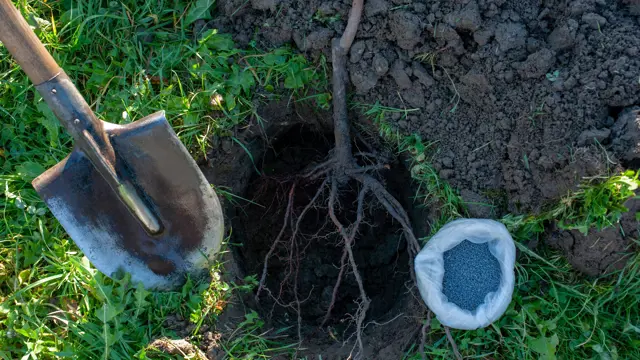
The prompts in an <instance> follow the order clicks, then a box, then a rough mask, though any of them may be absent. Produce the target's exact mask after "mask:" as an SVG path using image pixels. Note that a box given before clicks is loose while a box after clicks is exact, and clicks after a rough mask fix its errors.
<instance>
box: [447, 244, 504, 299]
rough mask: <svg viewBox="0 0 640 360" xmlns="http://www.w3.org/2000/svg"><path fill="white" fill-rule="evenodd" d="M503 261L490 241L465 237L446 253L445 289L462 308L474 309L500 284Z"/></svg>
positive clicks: (448, 295) (448, 296)
mask: <svg viewBox="0 0 640 360" xmlns="http://www.w3.org/2000/svg"><path fill="white" fill-rule="evenodd" d="M501 276H502V275H501V271H500V263H499V262H498V260H497V259H496V258H495V256H493V255H492V254H491V252H490V251H489V244H488V243H483V244H476V243H473V242H471V241H469V240H463V241H462V242H461V243H460V244H458V245H457V246H456V247H454V248H452V249H450V250H448V251H445V252H444V278H443V279H442V292H443V293H444V295H445V296H446V297H447V299H449V302H452V303H454V304H456V305H457V306H459V307H460V308H462V309H465V310H469V311H473V310H475V309H476V308H477V307H478V306H479V305H481V304H482V303H483V302H484V297H485V296H486V295H487V294H488V293H490V292H493V291H497V290H498V287H499V286H500V278H501Z"/></svg>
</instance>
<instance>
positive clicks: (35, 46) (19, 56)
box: [0, 0, 61, 85]
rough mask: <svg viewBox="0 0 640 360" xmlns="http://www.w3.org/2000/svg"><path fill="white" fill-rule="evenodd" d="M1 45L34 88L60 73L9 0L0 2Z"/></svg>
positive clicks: (54, 62) (0, 0)
mask: <svg viewBox="0 0 640 360" xmlns="http://www.w3.org/2000/svg"><path fill="white" fill-rule="evenodd" d="M0 42H2V43H3V44H4V46H5V47H6V48H7V49H8V50H9V52H10V53H11V55H13V57H14V58H15V59H16V61H17V62H18V64H20V66H21V67H22V70H23V71H24V72H25V73H27V76H29V79H31V82H33V83H34V85H40V84H42V83H43V82H45V81H47V80H50V79H52V78H53V77H55V76H56V75H58V74H59V73H60V71H61V70H60V67H59V66H58V64H57V63H56V61H55V60H54V59H53V57H52V56H51V54H49V52H48V51H47V49H46V48H45V47H44V45H42V43H41V42H40V40H39V39H38V37H37V36H36V34H34V32H33V30H31V27H29V24H27V22H26V21H25V19H24V18H23V17H22V14H20V12H19V11H18V9H16V7H15V6H14V5H13V4H12V3H11V0H0Z"/></svg>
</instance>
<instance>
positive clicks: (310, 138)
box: [233, 124, 411, 331]
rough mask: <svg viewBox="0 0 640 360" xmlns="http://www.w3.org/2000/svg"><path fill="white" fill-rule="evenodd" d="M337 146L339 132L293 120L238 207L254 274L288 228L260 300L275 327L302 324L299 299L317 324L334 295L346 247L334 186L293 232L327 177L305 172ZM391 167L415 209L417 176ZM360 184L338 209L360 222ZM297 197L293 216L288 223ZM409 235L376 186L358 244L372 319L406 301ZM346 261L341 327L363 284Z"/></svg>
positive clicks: (242, 259)
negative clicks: (333, 206) (333, 207)
mask: <svg viewBox="0 0 640 360" xmlns="http://www.w3.org/2000/svg"><path fill="white" fill-rule="evenodd" d="M355 146H356V147H357V146H359V145H358V144H355ZM332 147H333V135H332V134H330V133H319V132H316V131H315V130H314V129H313V128H311V127H310V126H308V125H299V124H298V125H293V126H292V127H291V128H290V129H289V130H288V131H285V132H284V133H283V134H282V135H280V136H278V138H277V139H275V141H274V142H273V143H272V146H271V147H269V150H268V151H267V153H266V154H265V155H264V157H263V158H262V162H261V163H260V164H256V165H257V166H258V169H259V170H260V174H254V176H253V177H252V179H251V180H250V182H249V185H248V187H247V191H246V192H245V194H244V197H245V198H246V199H249V200H250V201H251V202H252V204H250V205H247V206H244V207H243V208H239V209H238V210H237V211H236V216H235V221H234V223H233V228H234V235H235V236H236V242H237V243H240V244H241V246H239V247H237V251H235V256H236V260H238V261H237V262H238V263H239V264H240V266H241V268H242V269H243V270H244V272H245V274H247V275H251V274H257V275H258V280H260V276H261V274H262V272H263V267H264V264H265V256H266V255H267V254H268V252H269V250H270V248H271V247H272V244H273V243H274V241H275V239H277V238H278V235H279V234H280V233H281V232H282V236H280V239H279V241H278V243H277V245H276V246H275V248H274V251H273V252H272V254H271V256H270V257H269V259H268V262H267V264H268V265H267V277H266V281H265V289H263V290H262V291H261V294H260V306H259V307H260V311H261V312H262V314H261V315H263V316H264V317H265V318H267V319H270V320H271V321H273V323H274V325H276V326H282V327H286V326H293V327H294V328H295V325H296V324H297V321H298V310H297V309H298V301H299V308H300V317H301V320H302V323H303V325H304V326H303V329H304V328H307V329H311V328H317V326H318V325H320V324H321V323H322V322H323V319H324V318H325V316H326V314H327V310H328V309H329V306H330V304H331V303H332V299H333V298H334V295H333V293H334V286H335V284H336V281H337V279H338V277H339V274H340V263H341V258H342V255H343V251H344V248H345V247H344V243H343V241H342V237H341V236H340V235H339V234H338V233H337V231H336V227H335V225H334V224H333V222H332V221H331V219H330V218H329V213H328V202H329V186H325V187H324V191H323V192H322V193H320V195H318V197H317V200H316V201H315V203H314V206H313V207H310V208H309V210H308V211H307V212H306V215H305V216H304V217H303V218H302V220H300V221H299V230H298V231H297V234H298V235H297V236H296V237H295V238H293V239H292V234H293V233H294V231H295V230H294V229H295V228H296V225H297V224H298V219H299V218H300V215H301V213H302V212H303V210H304V209H305V207H306V206H307V204H309V202H310V201H311V199H312V198H313V197H314V196H315V195H316V193H317V191H318V189H319V188H320V187H321V185H322V184H323V178H322V177H319V179H317V180H309V179H305V178H303V177H302V176H300V175H301V174H303V173H305V172H307V171H308V170H309V169H311V168H313V166H314V164H319V163H321V162H322V161H324V160H325V159H326V158H327V156H328V154H329V151H330V150H331V148H332ZM361 165H366V164H361ZM390 168H391V170H385V171H383V173H384V174H383V176H384V179H383V180H384V182H385V183H386V185H387V188H388V189H389V191H390V192H391V193H392V194H393V195H394V196H396V198H398V199H400V200H401V202H403V205H404V206H405V208H407V209H410V206H411V201H409V200H408V199H409V197H410V196H411V189H410V186H409V184H410V183H411V182H410V179H409V176H408V174H407V171H406V169H405V168H404V167H403V166H401V165H400V164H398V163H394V164H390ZM294 183H295V189H294V191H293V192H292V191H291V189H292V185H293V184H294ZM359 186H360V185H359V184H358V183H356V182H349V183H347V184H345V185H342V186H341V188H340V200H339V201H340V206H339V207H337V211H336V216H337V217H338V218H339V220H340V221H341V222H342V223H343V224H351V223H353V222H354V221H355V218H356V208H357V207H356V206H357V194H358V191H359ZM290 194H292V197H290ZM290 199H291V200H290ZM290 201H291V204H292V206H291V219H290V221H289V224H287V225H286V226H284V227H283V220H284V218H285V214H286V211H287V208H288V204H289V202H290ZM402 234H403V233H402V231H401V229H400V226H399V224H398V223H397V222H395V221H394V220H393V219H392V217H391V216H390V215H389V214H388V213H387V212H386V211H385V210H384V209H383V208H382V207H381V206H380V204H379V203H378V202H377V200H376V199H375V198H374V197H373V195H372V193H370V194H369V195H368V196H367V197H366V199H365V211H364V221H363V223H362V225H361V226H360V232H359V235H358V236H357V237H356V240H355V244H354V246H353V252H354V257H355V260H356V263H357V266H358V270H359V272H360V274H361V275H362V278H363V282H364V286H365V290H366V293H367V294H368V296H369V297H370V298H371V307H370V309H369V311H368V318H369V319H378V318H381V317H383V316H384V315H385V314H387V312H389V310H391V309H392V308H393V307H394V305H396V304H400V302H401V301H400V300H401V299H402V297H403V296H405V292H406V291H407V290H406V287H405V283H407V282H409V281H410V277H409V256H408V254H407V243H406V241H405V239H404V236H403V235H402ZM347 265H348V264H347ZM347 265H345V270H344V276H343V277H342V282H341V285H340V287H339V289H338V291H337V292H336V295H335V301H333V302H334V307H333V310H332V311H331V317H330V318H329V319H328V321H327V323H326V325H332V326H334V327H336V328H340V327H341V326H343V325H344V326H346V325H347V324H349V323H350V321H348V320H351V319H352V316H353V314H354V313H355V312H356V310H357V308H358V303H357V300H358V297H359V291H358V285H357V283H356V281H355V278H354V276H353V273H352V272H351V270H350V267H348V266H347ZM344 320H347V321H344ZM303 331H304V330H303Z"/></svg>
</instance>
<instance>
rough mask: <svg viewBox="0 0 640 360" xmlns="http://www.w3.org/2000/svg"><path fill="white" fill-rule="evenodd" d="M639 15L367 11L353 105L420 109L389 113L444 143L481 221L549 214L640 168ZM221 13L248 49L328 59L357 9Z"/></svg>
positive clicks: (504, 4) (483, 0)
mask: <svg viewBox="0 0 640 360" xmlns="http://www.w3.org/2000/svg"><path fill="white" fill-rule="evenodd" d="M632 3H634V2H632V1H631V2H613V1H600V0H570V1H540V0H525V1H504V0H463V1H457V2H440V1H433V2H423V1H412V0H368V1H366V2H365V9H364V18H363V20H362V23H361V24H360V27H359V29H358V33H357V37H356V41H355V43H354V44H353V46H352V48H351V50H350V53H349V64H348V65H349V74H350V75H349V76H350V81H351V85H352V87H353V88H352V91H353V92H355V93H356V94H357V95H356V96H355V97H354V99H353V100H354V101H358V102H361V103H370V104H374V103H375V102H378V101H379V102H380V103H382V104H384V105H386V106H392V107H396V108H401V109H406V108H415V109H419V111H417V112H411V113H409V116H406V117H405V116H403V115H402V114H401V113H395V114H393V115H392V118H391V122H392V124H393V125H395V126H396V127H398V128H399V129H400V130H402V131H404V132H407V133H409V132H414V133H418V134H420V135H421V136H422V138H423V139H426V140H427V141H434V142H437V146H438V153H437V154H436V156H435V158H434V159H435V163H434V166H435V167H436V169H437V170H438V171H439V174H440V176H441V177H442V178H443V179H445V180H446V181H448V182H450V183H451V184H452V185H453V186H454V187H455V188H457V189H459V190H460V191H461V193H462V194H466V195H467V196H465V201H467V202H471V203H477V199H483V200H486V202H487V203H489V205H490V206H489V207H484V208H477V209H476V210H478V213H480V214H483V215H485V216H492V217H500V216H502V215H504V214H505V213H509V212H511V213H527V212H536V211H539V210H540V209H542V208H543V207H544V206H545V205H546V204H548V203H551V202H554V201H557V199H558V198H559V197H560V196H562V195H564V194H565V193H566V192H567V191H568V190H571V189H575V188H576V186H577V185H578V184H579V183H580V181H581V180H582V178H583V177H590V176H599V175H603V174H606V173H607V172H608V171H609V172H614V171H618V170H621V169H623V168H637V165H638V163H640V162H639V161H638V160H637V159H638V153H639V150H638V145H637V144H638V143H640V132H638V125H637V124H638V122H637V121H635V119H636V118H633V116H634V115H633V114H637V108H633V106H638V105H640V85H639V82H638V74H640V56H639V55H640V35H639V34H640V18H639V17H638V16H639V12H638V11H637V8H638V7H637V6H634V5H633V4H632ZM218 7H219V10H220V16H219V17H218V18H217V19H214V20H213V21H212V22H210V23H209V24H208V26H209V27H216V28H219V29H221V30H222V31H225V32H228V33H232V34H234V36H235V39H236V40H237V41H238V42H240V43H241V44H242V43H246V44H248V43H249V42H250V41H252V40H253V41H256V43H257V44H259V45H261V46H264V47H272V46H280V45H283V44H285V43H292V44H294V45H295V46H296V47H297V48H298V49H300V50H301V51H304V52H307V53H308V54H309V56H311V57H313V58H317V57H319V56H326V57H327V58H329V59H330V56H329V55H330V39H331V38H332V37H334V36H335V35H336V34H340V33H342V31H343V30H344V27H345V24H346V20H347V18H348V11H349V8H350V3H349V1H342V0H337V1H329V2H326V1H318V0H312V1H300V0H269V1H262V0H260V1H251V2H245V1H242V0H222V1H220V2H218ZM634 109H635V110H634ZM634 111H635V112H634ZM636 116H637V115H636ZM630 119H631V120H630ZM634 121H635V122H634ZM467 197H469V199H467ZM487 209H490V211H489V212H487V211H486V210H487ZM589 238H590V239H591V238H592V237H591V235H590V236H589ZM592 251H594V252H595V250H592ZM604 255H605V254H599V255H596V256H601V257H602V256H604Z"/></svg>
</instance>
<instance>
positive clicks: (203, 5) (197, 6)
mask: <svg viewBox="0 0 640 360" xmlns="http://www.w3.org/2000/svg"><path fill="white" fill-rule="evenodd" d="M213 3H214V0H196V2H195V3H193V4H192V5H191V7H190V8H189V11H188V12H187V16H185V17H184V26H188V25H191V24H192V23H193V22H195V21H196V20H198V19H204V20H208V19H211V13H210V12H209V8H210V7H211V6H212V5H213Z"/></svg>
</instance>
